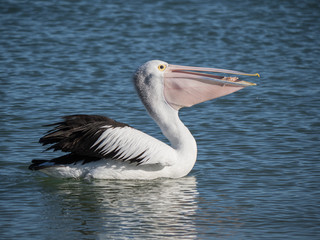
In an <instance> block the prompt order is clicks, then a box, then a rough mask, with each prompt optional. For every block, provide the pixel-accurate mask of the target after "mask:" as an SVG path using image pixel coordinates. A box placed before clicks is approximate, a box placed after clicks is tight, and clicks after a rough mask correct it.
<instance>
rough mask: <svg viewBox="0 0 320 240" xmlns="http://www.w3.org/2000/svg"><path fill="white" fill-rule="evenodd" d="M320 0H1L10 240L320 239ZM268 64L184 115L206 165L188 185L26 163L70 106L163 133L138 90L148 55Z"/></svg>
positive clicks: (254, 66) (5, 204)
mask: <svg viewBox="0 0 320 240" xmlns="http://www.w3.org/2000/svg"><path fill="white" fill-rule="evenodd" d="M319 26H320V3H319V1H317V0H314V1H312V0H310V1H297V0H292V1H250V0H241V1H237V0H231V1H224V0H223V1H195V0H184V1H169V0H165V1H161V2H157V3H155V2H154V1H148V0H144V1H123V2H118V3H117V2H115V1H114V2H112V1H96V2H92V1H66V0H64V1H37V0H35V1H18V0H4V1H1V2H0V86H1V87H0V100H1V102H0V119H1V125H0V179H1V184H0V238H1V239H284V238H287V239H319V238H320V207H319V206H320V186H319V182H320V163H319V157H320V147H319V146H320V144H319V143H320V121H319V119H320V110H319V106H320V87H319V75H320V68H319V66H320V57H319V56H320V38H319V36H320V28H319ZM151 59H161V60H165V61H167V62H169V63H172V64H181V65H191V66H207V67H216V68H227V69H233V70H239V71H245V72H259V73H260V74H261V78H260V79H252V78H250V79H248V80H250V81H254V82H256V83H257V84H258V85H257V86H256V87H248V88H246V89H243V90H241V91H239V92H236V93H234V94H232V95H229V96H225V97H223V98H220V99H217V100H213V101H209V102H205V103H202V104H199V105H196V106H194V107H192V108H186V109H183V110H182V111H181V113H180V116H181V119H182V120H183V121H184V123H185V124H186V125H187V126H188V127H189V129H190V130H191V132H192V133H193V135H194V136H195V138H196V140H197V143H198V160H197V163H196V165H195V167H194V169H193V170H192V172H191V173H190V174H189V176H187V177H185V178H182V179H171V180H170V179H158V180H154V181H101V180H93V181H84V180H58V179H54V178H50V177H46V176H43V175H41V174H39V173H35V172H31V171H29V170H28V169H27V167H28V165H29V162H30V161H31V159H32V158H39V157H43V158H45V157H52V156H56V154H55V153H43V152H42V151H43V148H42V147H41V146H40V144H38V143H37V141H38V139H39V137H40V136H41V135H42V134H43V133H45V132H46V131H47V130H48V129H47V128H46V127H44V126H43V125H45V124H49V123H51V122H55V121H57V120H58V118H59V117H60V116H63V115H66V114H75V113H86V114H102V115H107V116H109V117H111V118H114V119H116V120H118V121H122V122H126V123H128V124H130V125H131V126H134V127H136V128H138V129H140V130H143V131H144V132H147V133H149V134H150V135H152V136H155V137H157V138H159V139H161V140H164V141H166V140H165V139H164V137H163V136H162V135H161V133H160V130H159V129H158V127H157V126H156V125H155V123H153V122H152V120H151V119H150V118H149V117H148V115H147V114H146V112H145V110H144V109H143V107H142V104H141V103H140V101H139V99H138V97H137V95H136V94H135V91H134V89H133V86H132V82H131V76H132V74H133V72H134V71H135V69H136V68H137V67H138V66H139V65H140V64H142V63H144V62H145V61H147V60H151Z"/></svg>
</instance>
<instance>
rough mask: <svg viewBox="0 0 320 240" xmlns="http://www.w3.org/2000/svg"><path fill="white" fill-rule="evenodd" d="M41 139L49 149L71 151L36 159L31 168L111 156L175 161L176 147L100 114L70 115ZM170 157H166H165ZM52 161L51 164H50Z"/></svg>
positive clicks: (163, 162)
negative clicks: (46, 159) (52, 156)
mask: <svg viewBox="0 0 320 240" xmlns="http://www.w3.org/2000/svg"><path fill="white" fill-rule="evenodd" d="M63 119H64V121H62V122H58V123H55V124H50V125H48V126H54V128H53V129H52V130H50V131H48V132H47V134H46V135H45V136H43V137H42V138H40V140H39V142H40V143H42V145H50V146H49V147H48V148H47V149H46V150H51V149H52V150H54V151H58V150H60V151H62V152H68V153H69V154H66V155H64V156H61V157H58V158H54V159H52V160H50V161H45V160H33V161H32V164H31V165H30V167H29V168H30V169H32V170H39V169H41V168H45V167H47V166H52V165H65V164H76V163H78V162H82V164H86V163H89V162H94V161H98V160H102V161H108V159H112V160H118V161H123V162H124V161H125V162H129V163H134V164H136V165H140V164H159V165H162V166H169V165H171V164H172V162H171V160H169V159H172V154H173V152H174V151H173V149H172V148H171V147H170V146H168V145H166V144H164V143H162V142H161V141H159V140H157V139H155V138H153V137H151V136H149V135H147V134H145V133H143V132H141V131H139V130H136V129H134V128H132V127H130V126H129V125H127V124H124V123H120V122H117V121H115V120H112V119H110V118H108V117H104V116H98V115H70V116H65V117H63ZM166 156H167V157H166ZM48 163H50V164H48Z"/></svg>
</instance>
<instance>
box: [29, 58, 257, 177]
mask: <svg viewBox="0 0 320 240" xmlns="http://www.w3.org/2000/svg"><path fill="white" fill-rule="evenodd" d="M212 72H215V73H226V74H231V75H247V76H259V75H258V74H247V73H243V72H237V71H231V70H224V69H216V68H202V67H188V66H179V65H171V64H168V63H166V62H163V61H159V60H152V61H149V62H146V63H145V64H143V65H142V66H140V67H139V68H138V70H137V71H136V72H135V74H134V77H133V82H134V85H135V88H136V90H137V92H138V94H139V97H140V98H141V101H142V102H143V104H144V106H145V108H146V109H147V111H148V113H149V114H150V116H151V117H152V118H153V120H154V121H155V122H156V123H157V124H158V125H159V127H160V129H161V131H162V133H163V134H164V135H165V136H166V137H167V139H168V140H169V141H170V144H171V145H170V146H169V145H167V144H165V143H163V142H161V141H159V140H157V139H155V138H153V137H151V136H149V135H147V134H145V133H143V132H141V131H139V130H136V129H134V128H132V127H130V126H129V125H127V124H124V123H120V122H117V121H114V120H112V119H110V118H107V117H103V116H97V115H71V116H65V117H64V119H63V121H61V122H58V123H56V124H52V125H51V126H54V128H53V129H52V130H51V131H49V132H48V133H47V134H46V135H45V136H43V137H42V138H40V140H39V142H40V143H42V144H43V145H47V144H49V145H50V146H49V147H48V149H47V150H49V149H53V150H54V151H56V150H61V151H62V152H66V153H67V154H66V155H63V156H61V157H57V158H54V159H51V160H39V159H35V160H33V161H32V164H31V165H30V166H29V169H31V170H39V171H41V172H44V173H46V174H48V175H51V176H55V177H60V178H79V177H92V178H100V179H155V178H160V177H166V178H179V177H183V176H185V175H187V174H188V173H189V172H190V171H191V169H192V168H193V165H194V164H195V162H196V158H197V145H196V141H195V139H194V138H193V136H192V135H191V133H190V131H189V130H188V128H187V127H186V126H185V125H184V124H183V123H182V122H181V121H180V119H179V115H178V111H179V109H180V108H182V107H190V106H192V105H195V104H197V103H201V102H204V101H207V100H210V99H214V98H218V97H221V96H224V95H227V94H230V93H232V92H235V91H237V90H240V89H242V88H244V87H247V86H251V85H255V84H253V83H250V82H246V81H242V80H240V79H238V78H237V77H235V76H233V77H223V76H217V75H213V74H212Z"/></svg>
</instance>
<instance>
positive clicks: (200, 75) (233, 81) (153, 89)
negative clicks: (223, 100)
mask: <svg viewBox="0 0 320 240" xmlns="http://www.w3.org/2000/svg"><path fill="white" fill-rule="evenodd" d="M212 72H214V73H224V74H228V75H229V76H228V77H227V76H218V75H213V74H212ZM237 75H245V76H258V77H259V74H258V73H255V74H249V73H243V72H238V71H233V70H226V69H217V68H203V67H188V66H180V65H171V64H168V63H166V62H164V61H160V60H152V61H148V62H146V63H145V64H143V65H141V66H140V67H139V68H138V70H137V71H136V73H135V75H134V83H135V87H136V89H137V92H138V94H139V96H140V98H141V99H142V101H143V103H144V104H145V106H146V107H147V108H148V106H150V104H151V105H153V104H152V103H154V104H158V105H159V104H161V103H164V104H167V105H169V106H171V108H173V109H175V110H179V109H180V108H182V107H190V106H193V105H195V104H197V103H201V102H204V101H208V100H211V99H214V98H218V97H222V96H224V95H227V94H230V93H233V92H235V91H237V90H240V89H242V88H244V87H247V86H252V85H256V84H254V83H250V82H246V81H243V80H240V79H239V78H238V77H236V76H237Z"/></svg>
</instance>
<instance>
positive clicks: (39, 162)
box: [29, 159, 50, 171]
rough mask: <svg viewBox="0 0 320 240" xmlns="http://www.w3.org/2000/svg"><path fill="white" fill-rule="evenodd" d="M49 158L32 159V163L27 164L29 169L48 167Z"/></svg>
mask: <svg viewBox="0 0 320 240" xmlns="http://www.w3.org/2000/svg"><path fill="white" fill-rule="evenodd" d="M49 162H50V161H49V160H43V159H33V160H32V164H31V165H30V166H29V169H30V170H32V171H37V170H40V169H43V168H46V167H49V166H48V164H46V163H49Z"/></svg>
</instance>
